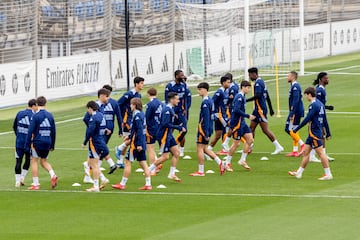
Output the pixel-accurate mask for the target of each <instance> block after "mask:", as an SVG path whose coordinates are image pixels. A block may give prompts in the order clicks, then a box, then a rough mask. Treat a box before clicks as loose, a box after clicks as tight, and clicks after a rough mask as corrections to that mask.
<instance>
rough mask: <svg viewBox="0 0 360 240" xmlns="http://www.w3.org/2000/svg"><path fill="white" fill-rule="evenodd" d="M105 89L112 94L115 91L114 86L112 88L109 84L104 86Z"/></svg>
mask: <svg viewBox="0 0 360 240" xmlns="http://www.w3.org/2000/svg"><path fill="white" fill-rule="evenodd" d="M103 88H105V89H107V90H109V91H110V92H112V90H113V88H112V86H110V85H109V84H105V85H104V86H103Z"/></svg>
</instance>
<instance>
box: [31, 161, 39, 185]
mask: <svg viewBox="0 0 360 240" xmlns="http://www.w3.org/2000/svg"><path fill="white" fill-rule="evenodd" d="M31 172H32V176H33V178H39V167H38V159H37V158H35V157H32V158H31ZM34 184H36V182H34Z"/></svg>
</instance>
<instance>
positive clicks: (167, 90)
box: [164, 83, 170, 104]
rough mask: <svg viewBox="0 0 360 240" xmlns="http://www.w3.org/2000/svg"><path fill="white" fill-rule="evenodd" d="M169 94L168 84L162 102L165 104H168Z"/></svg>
mask: <svg viewBox="0 0 360 240" xmlns="http://www.w3.org/2000/svg"><path fill="white" fill-rule="evenodd" d="M169 92H170V83H168V84H167V85H166V87H165V91H164V101H165V103H166V104H167V103H168V94H169Z"/></svg>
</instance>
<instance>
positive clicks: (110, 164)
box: [106, 158, 115, 167]
mask: <svg viewBox="0 0 360 240" xmlns="http://www.w3.org/2000/svg"><path fill="white" fill-rule="evenodd" d="M106 161H107V163H108V164H109V166H110V167H112V166H114V165H115V163H114V161H113V160H112V158H109V159H108V160H106Z"/></svg>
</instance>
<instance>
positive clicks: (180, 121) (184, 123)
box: [174, 112, 187, 130]
mask: <svg viewBox="0 0 360 240" xmlns="http://www.w3.org/2000/svg"><path fill="white" fill-rule="evenodd" d="M176 114H177V117H175V119H174V125H181V126H182V127H184V128H185V129H186V130H187V120H186V117H185V116H184V115H183V113H182V112H181V113H176Z"/></svg>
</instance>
